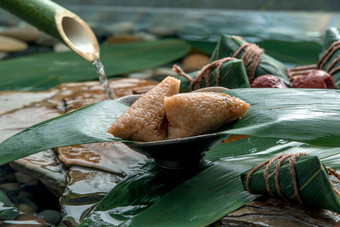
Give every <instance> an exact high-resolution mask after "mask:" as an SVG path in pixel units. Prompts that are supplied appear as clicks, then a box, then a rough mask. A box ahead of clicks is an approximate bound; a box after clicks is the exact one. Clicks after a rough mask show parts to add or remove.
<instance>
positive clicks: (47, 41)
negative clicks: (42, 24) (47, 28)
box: [35, 33, 59, 46]
mask: <svg viewBox="0 0 340 227" xmlns="http://www.w3.org/2000/svg"><path fill="white" fill-rule="evenodd" d="M35 43H36V44H37V45H40V46H54V45H55V44H57V43H59V41H58V40H56V39H55V38H53V37H52V36H50V35H47V34H45V33H42V34H41V35H40V36H39V37H38V38H37V39H36V40H35Z"/></svg>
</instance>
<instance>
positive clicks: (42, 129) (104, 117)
mask: <svg viewBox="0 0 340 227" xmlns="http://www.w3.org/2000/svg"><path fill="white" fill-rule="evenodd" d="M127 108H128V106H126V105H124V104H122V103H120V102H117V101H112V100H110V101H103V102H99V103H96V104H93V105H90V106H87V107H85V108H82V109H79V110H77V111H73V112H70V113H67V114H64V115H61V116H58V117H56V118H52V119H50V120H47V121H43V122H41V123H39V124H36V125H34V126H32V127H30V128H27V129H25V130H24V131H22V132H20V133H18V134H16V135H14V136H12V137H10V138H8V139H7V140H5V141H4V142H2V143H1V145H0V165H2V164H4V163H7V162H10V161H13V160H16V159H19V158H22V157H25V156H28V155H31V154H34V153H37V152H39V151H43V150H46V149H49V148H53V147H61V146H68V145H74V144H85V143H95V142H107V141H121V139H120V138H115V137H113V136H112V135H111V134H109V133H107V130H108V128H109V126H110V125H111V124H112V122H114V121H115V120H116V119H117V118H118V117H119V116H120V115H121V114H122V113H124V112H125V110H126V109H127Z"/></svg>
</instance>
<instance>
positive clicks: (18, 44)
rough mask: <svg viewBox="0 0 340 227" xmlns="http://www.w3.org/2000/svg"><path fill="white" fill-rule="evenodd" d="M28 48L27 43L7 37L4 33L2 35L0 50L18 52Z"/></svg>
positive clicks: (0, 37) (0, 36)
mask: <svg viewBox="0 0 340 227" xmlns="http://www.w3.org/2000/svg"><path fill="white" fill-rule="evenodd" d="M27 48H28V45H27V43H25V42H23V41H20V40H17V39H14V38H11V37H7V36H4V35H0V52H16V51H23V50H26V49H27Z"/></svg>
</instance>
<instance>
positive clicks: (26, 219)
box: [0, 214, 50, 227]
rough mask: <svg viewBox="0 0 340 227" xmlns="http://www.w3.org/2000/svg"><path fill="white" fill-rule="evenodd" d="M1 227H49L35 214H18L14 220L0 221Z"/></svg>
mask: <svg viewBox="0 0 340 227" xmlns="http://www.w3.org/2000/svg"><path fill="white" fill-rule="evenodd" d="M0 226H1V227H50V225H49V224H47V223H46V222H45V221H44V220H43V219H42V218H41V217H38V216H37V215H35V214H20V215H19V217H18V218H16V219H15V220H1V221H0Z"/></svg>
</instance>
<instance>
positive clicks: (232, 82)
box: [179, 59, 250, 92]
mask: <svg viewBox="0 0 340 227" xmlns="http://www.w3.org/2000/svg"><path fill="white" fill-rule="evenodd" d="M197 73H198V71H196V72H192V73H190V74H189V75H190V76H191V77H192V78H196V76H197ZM216 73H217V68H215V69H214V70H212V72H211V76H210V80H209V82H210V86H214V85H216ZM179 79H180V80H181V87H180V91H181V92H189V91H190V89H189V88H190V81H188V80H187V79H186V78H184V77H179ZM218 86H221V87H226V88H229V89H232V88H249V87H250V85H249V80H248V76H247V72H246V69H245V68H244V64H243V61H242V60H239V59H236V60H232V61H228V62H225V63H224V64H223V65H222V67H221V70H220V78H219V84H218ZM204 87H207V86H206V81H205V80H204V79H203V80H202V81H201V83H200V88H204Z"/></svg>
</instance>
